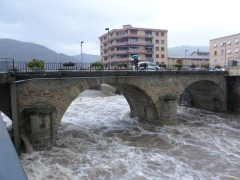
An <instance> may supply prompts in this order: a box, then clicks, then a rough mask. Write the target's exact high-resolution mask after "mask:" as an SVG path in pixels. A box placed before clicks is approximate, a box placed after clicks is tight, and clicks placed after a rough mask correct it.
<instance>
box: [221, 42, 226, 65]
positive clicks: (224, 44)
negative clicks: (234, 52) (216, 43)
mask: <svg viewBox="0 0 240 180" xmlns="http://www.w3.org/2000/svg"><path fill="white" fill-rule="evenodd" d="M222 44H223V45H224V46H225V50H224V55H225V61H224V62H225V67H226V61H227V59H226V55H227V53H226V43H222Z"/></svg>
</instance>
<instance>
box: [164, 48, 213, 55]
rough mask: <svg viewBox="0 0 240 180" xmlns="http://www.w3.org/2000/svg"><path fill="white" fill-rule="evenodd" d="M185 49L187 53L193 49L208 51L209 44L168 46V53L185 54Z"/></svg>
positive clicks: (190, 52)
mask: <svg viewBox="0 0 240 180" xmlns="http://www.w3.org/2000/svg"><path fill="white" fill-rule="evenodd" d="M185 50H188V51H187V52H186V54H187V55H191V54H192V53H193V52H194V51H198V50H199V51H200V52H209V51H210V49H209V46H177V47H172V48H168V55H185Z"/></svg>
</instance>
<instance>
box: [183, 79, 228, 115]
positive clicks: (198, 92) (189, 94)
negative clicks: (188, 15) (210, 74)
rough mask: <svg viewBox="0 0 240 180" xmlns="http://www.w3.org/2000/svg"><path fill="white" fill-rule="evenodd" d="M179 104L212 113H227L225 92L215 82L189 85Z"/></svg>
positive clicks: (201, 81)
mask: <svg viewBox="0 0 240 180" xmlns="http://www.w3.org/2000/svg"><path fill="white" fill-rule="evenodd" d="M179 104H182V105H187V106H193V107H196V108H202V109H207V110H211V111H227V106H226V94H225V91H224V90H223V89H222V88H221V87H220V86H219V84H217V83H216V82H214V81H210V80H199V81H194V82H192V83H191V84H190V85H188V86H187V87H186V88H185V89H184V90H183V93H182V94H181V96H180V99H179Z"/></svg>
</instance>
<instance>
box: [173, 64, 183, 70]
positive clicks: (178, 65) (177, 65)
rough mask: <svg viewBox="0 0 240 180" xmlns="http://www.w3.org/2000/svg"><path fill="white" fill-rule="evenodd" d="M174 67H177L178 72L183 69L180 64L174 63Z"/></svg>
mask: <svg viewBox="0 0 240 180" xmlns="http://www.w3.org/2000/svg"><path fill="white" fill-rule="evenodd" d="M174 66H175V67H177V68H178V70H180V69H181V68H182V67H183V65H182V63H176V64H175V65H174Z"/></svg>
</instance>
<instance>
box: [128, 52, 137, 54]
mask: <svg viewBox="0 0 240 180" xmlns="http://www.w3.org/2000/svg"><path fill="white" fill-rule="evenodd" d="M130 54H138V53H136V52H130Z"/></svg>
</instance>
